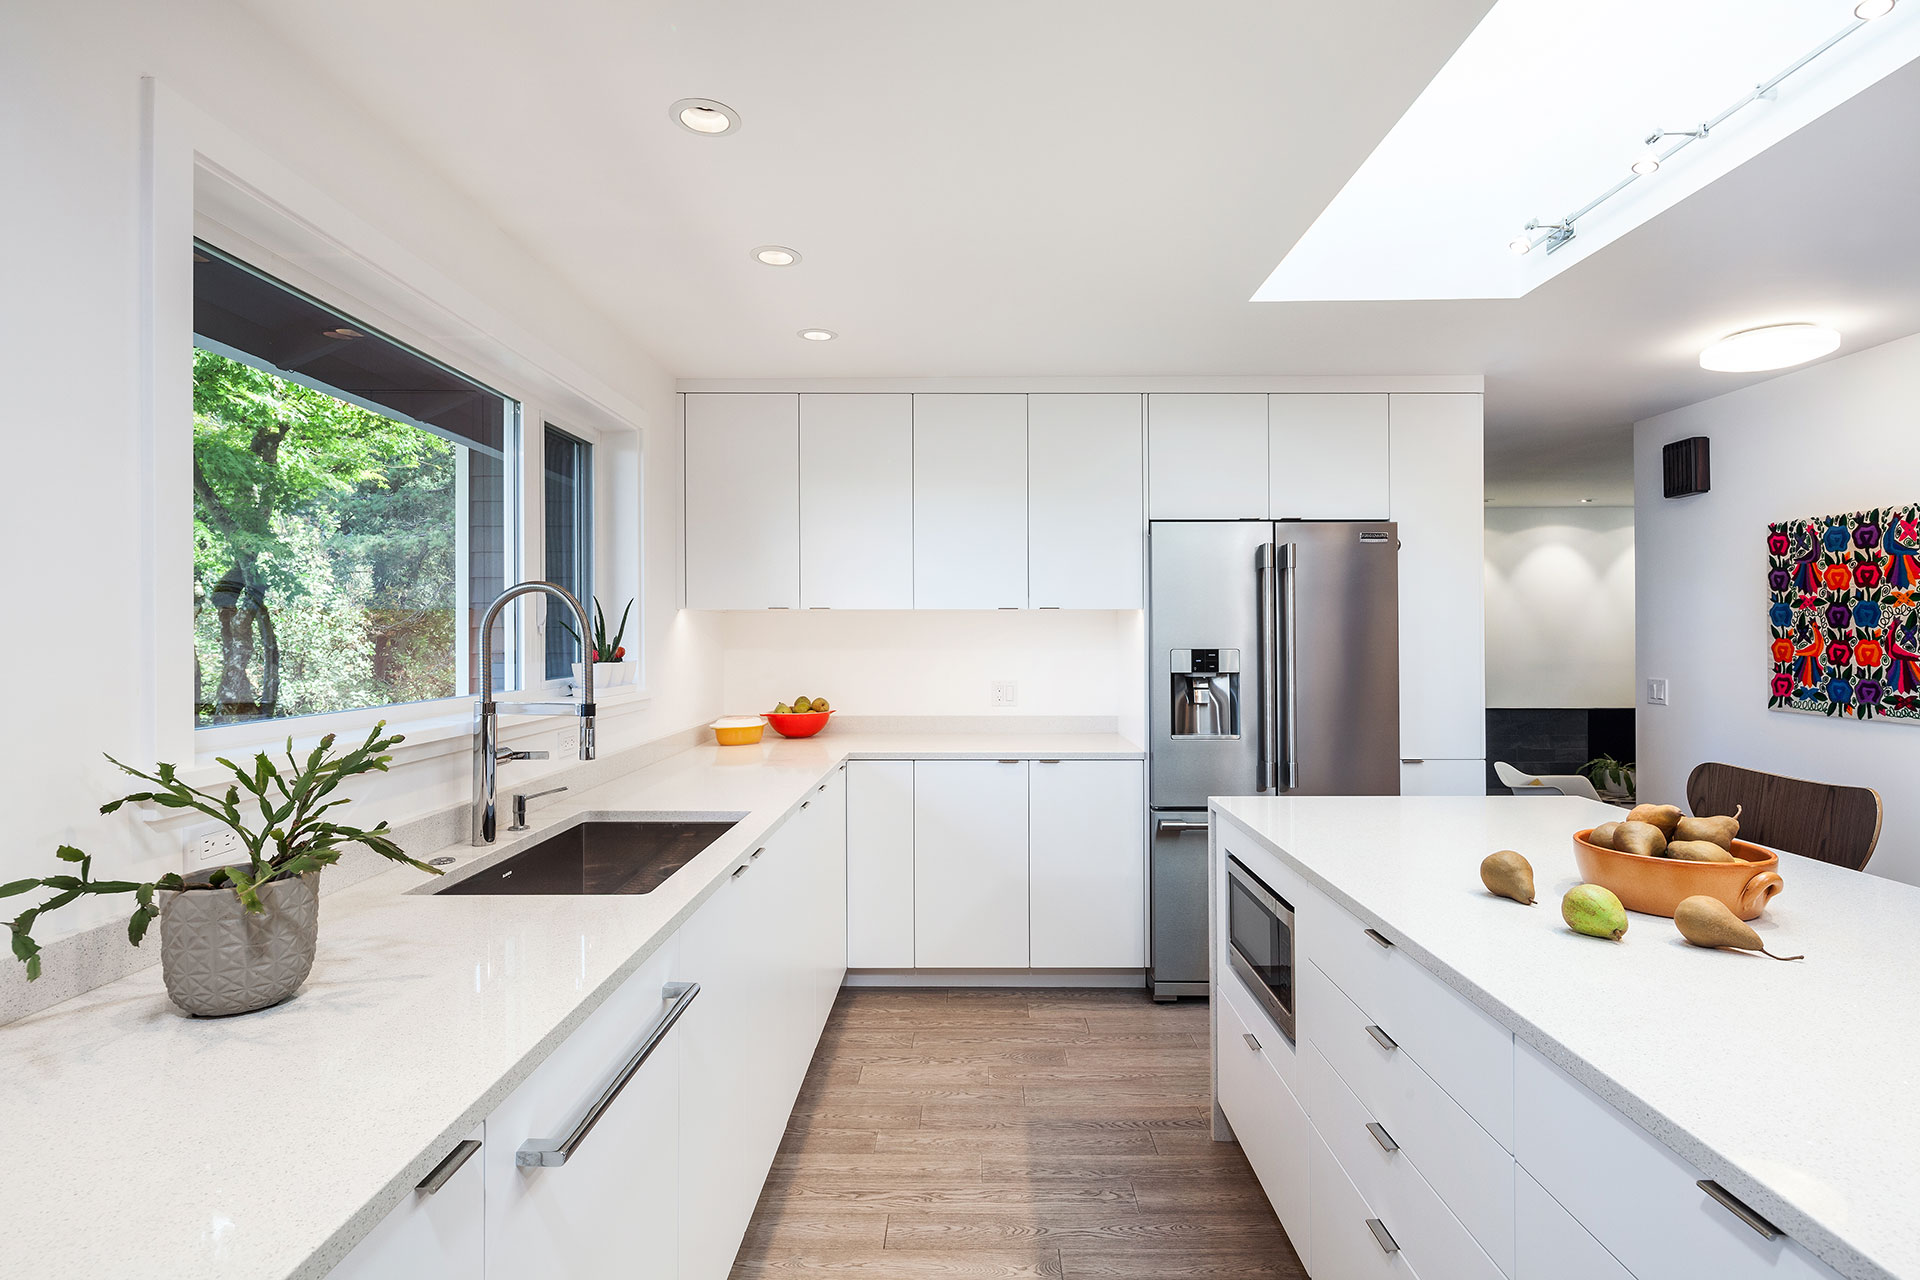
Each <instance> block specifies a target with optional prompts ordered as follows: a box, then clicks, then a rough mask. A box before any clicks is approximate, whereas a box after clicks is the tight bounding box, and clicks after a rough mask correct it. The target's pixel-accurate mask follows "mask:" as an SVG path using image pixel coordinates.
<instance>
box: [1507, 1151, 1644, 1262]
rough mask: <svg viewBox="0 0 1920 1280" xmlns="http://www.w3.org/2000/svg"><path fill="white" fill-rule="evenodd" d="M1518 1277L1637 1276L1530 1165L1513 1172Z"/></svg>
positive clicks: (1515, 1256)
mask: <svg viewBox="0 0 1920 1280" xmlns="http://www.w3.org/2000/svg"><path fill="white" fill-rule="evenodd" d="M1513 1182H1514V1187H1513V1197H1514V1209H1515V1213H1516V1216H1517V1219H1518V1229H1517V1230H1516V1231H1515V1232H1514V1267H1513V1280H1633V1274H1632V1273H1631V1272H1629V1271H1628V1270H1627V1269H1626V1268H1625V1267H1623V1266H1621V1265H1620V1259H1618V1258H1616V1257H1614V1256H1613V1255H1612V1254H1610V1253H1608V1252H1607V1250H1606V1247H1605V1246H1603V1245H1602V1244H1601V1243H1600V1242H1599V1241H1598V1240H1595V1239H1594V1238H1593V1237H1592V1236H1591V1235H1589V1234H1588V1233H1587V1229H1586V1228H1585V1227H1583V1226H1581V1225H1580V1224H1579V1223H1578V1222H1575V1221H1574V1220H1573V1215H1572V1214H1570V1213H1568V1212H1567V1211H1566V1209H1565V1208H1563V1207H1562V1206H1561V1204H1560V1202H1559V1201H1558V1200H1555V1199H1554V1198H1553V1197H1552V1196H1550V1195H1548V1194H1547V1193H1546V1189H1545V1188H1543V1187H1542V1186H1541V1185H1540V1184H1539V1183H1537V1182H1535V1181H1534V1180H1533V1179H1532V1178H1531V1177H1530V1176H1529V1175H1528V1174H1527V1171H1526V1170H1525V1169H1515V1170H1514V1171H1513Z"/></svg>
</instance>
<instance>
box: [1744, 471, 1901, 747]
mask: <svg viewBox="0 0 1920 1280" xmlns="http://www.w3.org/2000/svg"><path fill="white" fill-rule="evenodd" d="M1767 592H1768V595H1769V597H1770V601H1769V607H1768V610H1767V623H1768V628H1769V631H1770V633H1771V645H1770V650H1769V653H1770V656H1771V658H1772V660H1773V675H1772V679H1771V681H1770V683H1769V685H1768V690H1767V705H1768V706H1769V707H1771V708H1773V709H1775V710H1777V711H1801V712H1807V713H1809V714H1812V715H1823V716H1852V717H1853V718H1855V719H1856V720H1871V719H1874V718H1876V717H1885V718H1887V719H1893V720H1920V603H1916V601H1920V503H1915V504H1912V505H1910V506H1904V507H1876V508H1874V509H1873V510H1871V511H1855V512H1852V513H1850V514H1847V515H1840V516H1821V517H1818V518H1816V519H1812V520H1786V521H1782V522H1781V523H1779V524H1775V525H1770V526H1768V529H1767Z"/></svg>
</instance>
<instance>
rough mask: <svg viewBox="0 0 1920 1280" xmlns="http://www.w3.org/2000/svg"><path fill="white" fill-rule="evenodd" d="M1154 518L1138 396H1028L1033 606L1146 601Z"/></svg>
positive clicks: (1128, 605)
mask: <svg viewBox="0 0 1920 1280" xmlns="http://www.w3.org/2000/svg"><path fill="white" fill-rule="evenodd" d="M1383 470H1384V468H1383ZM1146 527H1147V526H1146V458H1145V450H1144V448H1143V442H1142V440H1141V424H1140V397H1139V396H1137V395H1121V394H1088V395H1031V396H1028V397H1027V537H1028V540H1029V545H1028V547H1027V583H1028V587H1027V589H1028V594H1029V597H1030V601H1031V603H1032V605H1033V607H1034V608H1036V609H1138V608H1141V607H1142V589H1141V577H1142V575H1143V566H1144V565H1145V563H1146Z"/></svg>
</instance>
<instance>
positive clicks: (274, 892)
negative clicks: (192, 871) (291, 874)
mask: <svg viewBox="0 0 1920 1280" xmlns="http://www.w3.org/2000/svg"><path fill="white" fill-rule="evenodd" d="M260 904H261V906H263V907H265V908H266V909H265V910H264V911H248V910H247V909H246V908H245V907H243V906H242V905H240V896H239V895H238V894H236V893H234V892H233V891H232V890H231V889H191V890H187V891H185V892H179V893H167V894H163V895H162V902H161V911H160V974H161V977H162V979H163V980H164V981H165V982H166V984H167V994H168V995H169V996H171V997H172V998H173V1002H174V1003H175V1004H177V1005H179V1006H180V1007H181V1008H182V1009H184V1010H186V1011H187V1012H188V1013H190V1014H193V1015H194V1016H195V1017H197V1018H223V1017H226V1016H228V1015H230V1014H236V1013H251V1012H253V1011H254V1010H255V1009H265V1008H266V1007H268V1006H269V1005H276V1004H279V1003H280V1002H281V1001H282V1000H285V999H286V998H287V997H288V996H291V995H292V994H293V993H294V992H296V991H298V990H299V989H300V984H301V983H303V982H305V981H306V980H307V974H308V972H309V971H311V970H312V968H313V953H314V948H315V944H316V942H317V941H318V939H319V933H320V875H319V873H318V872H315V871H309V872H308V873H307V874H305V875H303V876H300V877H298V878H293V879H286V880H274V881H271V882H269V883H267V884H266V885H263V886H262V887H261V889H260Z"/></svg>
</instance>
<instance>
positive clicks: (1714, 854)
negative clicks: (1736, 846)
mask: <svg viewBox="0 0 1920 1280" xmlns="http://www.w3.org/2000/svg"><path fill="white" fill-rule="evenodd" d="M1666 856H1667V857H1669V858H1678V859H1679V860H1680V861H1682V862H1738V861H1740V859H1738V858H1736V857H1734V856H1733V855H1732V854H1730V853H1728V852H1727V851H1726V850H1725V849H1722V848H1721V847H1720V846H1719V845H1717V844H1715V843H1714V842H1713V841H1711V840H1675V841H1674V842H1673V843H1671V844H1669V845H1668V846H1667V854H1666Z"/></svg>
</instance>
